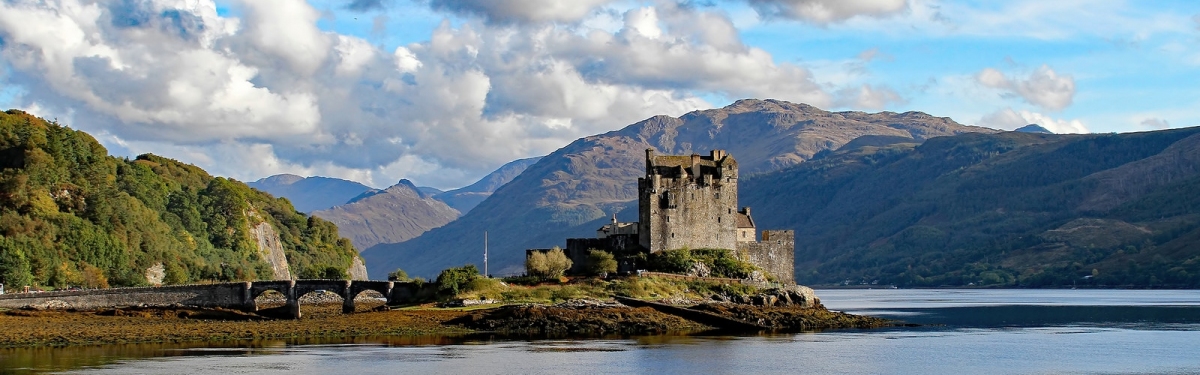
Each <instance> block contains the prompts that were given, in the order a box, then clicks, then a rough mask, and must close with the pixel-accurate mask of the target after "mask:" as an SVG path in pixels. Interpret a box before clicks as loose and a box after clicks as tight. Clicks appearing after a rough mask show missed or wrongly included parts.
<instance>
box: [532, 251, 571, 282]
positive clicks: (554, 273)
mask: <svg viewBox="0 0 1200 375" xmlns="http://www.w3.org/2000/svg"><path fill="white" fill-rule="evenodd" d="M571 264H573V263H572V262H571V259H570V258H567V255H566V254H563V251H562V249H560V248H558V247H557V246H556V247H554V248H553V249H551V250H550V251H547V252H541V251H535V252H533V253H532V254H530V255H529V257H527V258H525V272H526V273H528V274H529V275H530V276H536V277H540V278H542V279H557V278H559V277H562V275H563V273H565V272H567V270H569V269H571Z"/></svg>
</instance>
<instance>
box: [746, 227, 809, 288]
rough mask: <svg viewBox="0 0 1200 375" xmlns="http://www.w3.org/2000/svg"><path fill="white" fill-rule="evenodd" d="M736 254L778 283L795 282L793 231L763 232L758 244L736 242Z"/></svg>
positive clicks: (794, 236) (794, 238)
mask: <svg viewBox="0 0 1200 375" xmlns="http://www.w3.org/2000/svg"><path fill="white" fill-rule="evenodd" d="M737 254H738V257H739V258H742V260H745V261H747V262H750V263H752V264H754V265H756V266H758V267H759V268H762V269H763V271H764V272H766V273H767V274H768V275H771V276H772V277H774V278H775V279H776V280H778V281H779V282H782V283H786V284H793V283H795V282H796V266H795V264H796V263H795V260H796V233H795V232H793V231H790V230H764V231H763V232H762V241H760V242H738V244H737Z"/></svg>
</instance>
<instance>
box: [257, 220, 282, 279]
mask: <svg viewBox="0 0 1200 375" xmlns="http://www.w3.org/2000/svg"><path fill="white" fill-rule="evenodd" d="M250 237H251V238H253V239H254V242H255V243H257V244H258V255H259V256H260V257H262V259H263V260H264V261H266V262H267V263H270V264H271V270H272V271H274V272H275V280H289V279H291V278H292V271H291V267H289V266H288V261H287V255H285V254H284V252H283V244H282V241H280V239H279V233H278V232H276V231H275V227H273V226H271V224H268V223H267V222H265V221H263V222H260V223H258V224H257V225H254V224H252V226H251V227H250Z"/></svg>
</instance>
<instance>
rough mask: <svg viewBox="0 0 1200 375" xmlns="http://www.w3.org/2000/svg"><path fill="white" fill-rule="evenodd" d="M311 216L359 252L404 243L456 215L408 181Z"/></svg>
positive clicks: (369, 193)
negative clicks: (338, 232)
mask: <svg viewBox="0 0 1200 375" xmlns="http://www.w3.org/2000/svg"><path fill="white" fill-rule="evenodd" d="M312 214H313V216H317V217H320V218H322V219H325V220H329V221H331V222H333V223H334V224H337V226H338V228H340V230H341V233H342V235H344V236H346V237H347V238H350V241H352V242H354V246H355V247H356V248H358V249H366V248H369V247H371V246H374V245H375V244H379V243H395V242H403V241H407V240H409V239H410V238H413V237H416V236H419V235H421V233H425V231H428V230H430V229H433V228H437V227H440V226H442V225H446V223H449V222H451V221H453V220H454V219H457V218H458V211H456V210H455V209H453V208H450V206H447V205H446V204H445V203H443V202H442V201H439V200H436V199H434V198H433V197H431V196H429V195H427V194H425V193H422V192H421V191H420V189H419V188H417V187H416V186H414V185H413V184H412V182H410V181H408V180H400V182H399V183H397V184H396V185H393V186H391V187H389V188H387V189H384V190H371V191H368V192H365V193H362V194H360V195H359V196H357V197H354V198H352V199H350V200H349V201H348V202H347V203H346V204H343V205H338V206H334V207H332V208H328V209H324V210H320V211H313V213H312Z"/></svg>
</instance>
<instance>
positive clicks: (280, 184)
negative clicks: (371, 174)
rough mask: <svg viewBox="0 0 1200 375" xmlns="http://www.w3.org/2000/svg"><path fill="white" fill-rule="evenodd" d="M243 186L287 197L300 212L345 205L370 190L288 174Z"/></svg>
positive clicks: (325, 179) (351, 183) (355, 185)
mask: <svg viewBox="0 0 1200 375" xmlns="http://www.w3.org/2000/svg"><path fill="white" fill-rule="evenodd" d="M246 185H250V187H252V188H255V189H258V190H262V191H265V192H268V193H271V195H274V196H277V197H284V198H287V199H288V200H289V201H291V202H292V205H293V206H295V207H296V210H299V211H300V212H312V211H316V210H324V209H326V208H330V207H333V206H337V205H340V204H345V203H346V201H347V200H350V198H354V197H355V196H357V195H359V194H362V193H364V192H366V191H369V190H371V187H369V186H367V185H363V184H360V183H357V182H354V181H347V180H343V179H339V178H330V177H317V176H314V177H307V178H305V177H300V176H297V175H292V174H280V175H274V176H271V177H266V178H263V179H259V180H258V181H254V182H250V183H247V184H246Z"/></svg>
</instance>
